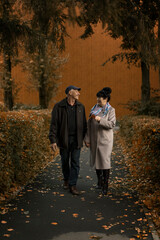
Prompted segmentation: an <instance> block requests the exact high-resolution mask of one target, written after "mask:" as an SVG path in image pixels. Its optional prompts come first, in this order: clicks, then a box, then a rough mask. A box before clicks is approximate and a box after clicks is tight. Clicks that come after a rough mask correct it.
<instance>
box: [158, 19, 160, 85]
mask: <svg viewBox="0 0 160 240" xmlns="http://www.w3.org/2000/svg"><path fill="white" fill-rule="evenodd" d="M158 41H159V45H158V52H159V56H160V16H159V19H158ZM159 87H160V66H159Z"/></svg>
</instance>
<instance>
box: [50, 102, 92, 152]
mask: <svg viewBox="0 0 160 240" xmlns="http://www.w3.org/2000/svg"><path fill="white" fill-rule="evenodd" d="M76 105H77V107H76V111H77V115H76V119H77V144H78V148H80V147H82V146H83V139H84V137H85V134H86V131H87V122H86V115H85V108H84V106H83V104H81V103H80V102H78V101H76ZM49 139H50V142H51V143H57V145H58V147H60V148H68V118H67V99H66V98H65V99H63V100H62V101H60V102H58V103H56V104H55V106H54V108H53V110H52V119H51V125H50V131H49Z"/></svg>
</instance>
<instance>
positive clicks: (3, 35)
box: [0, 0, 31, 110]
mask: <svg viewBox="0 0 160 240" xmlns="http://www.w3.org/2000/svg"><path fill="white" fill-rule="evenodd" d="M15 3H16V0H1V1H0V52H1V53H2V57H3V78H2V80H1V86H2V88H3V90H4V103H5V105H6V106H7V107H8V108H9V109H10V110H11V109H12V107H13V79H12V72H11V71H12V64H13V59H14V57H15V56H17V55H18V45H19V42H20V41H23V40H24V38H26V37H28V36H29V35H30V34H31V31H30V28H29V27H28V25H27V24H26V23H24V22H22V21H21V20H20V19H19V17H18V15H16V12H15V9H14V6H15Z"/></svg>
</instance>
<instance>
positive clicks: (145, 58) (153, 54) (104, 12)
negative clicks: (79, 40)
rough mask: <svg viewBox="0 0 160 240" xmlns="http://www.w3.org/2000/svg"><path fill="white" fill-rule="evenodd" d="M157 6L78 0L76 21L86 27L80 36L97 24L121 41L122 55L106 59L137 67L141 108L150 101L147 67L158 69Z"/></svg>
mask: <svg viewBox="0 0 160 240" xmlns="http://www.w3.org/2000/svg"><path fill="white" fill-rule="evenodd" d="M158 4H159V3H158V0H155V1H151V0H138V1H137V0H112V1H110V0H100V1H97V0H95V1H92V0H89V1H85V0H82V1H79V6H80V9H81V14H80V16H79V17H78V18H77V22H78V23H79V25H80V26H85V27H86V29H85V32H84V34H83V35H82V37H83V38H85V37H87V36H89V35H90V34H92V33H93V29H92V26H93V24H97V23H98V22H101V23H102V26H103V28H104V29H105V31H106V32H108V33H109V34H110V35H111V37H112V38H114V39H117V38H121V39H122V44H121V49H122V50H123V52H121V53H120V54H116V55H114V56H112V57H111V58H110V60H112V62H114V61H116V60H117V59H120V60H121V61H123V60H124V59H126V60H127V63H128V64H135V65H136V66H139V67H141V70H142V85H141V101H142V106H143V107H145V105H146V104H147V102H148V101H149V100H150V79H149V70H150V66H154V67H158V65H159V63H160V60H159V54H158V44H157V36H158V34H157V32H156V28H155V27H156V24H157V21H158V13H159V11H158V6H159V5H158ZM97 9H98V10H97ZM96 10H97V11H96ZM106 62H108V61H106Z"/></svg>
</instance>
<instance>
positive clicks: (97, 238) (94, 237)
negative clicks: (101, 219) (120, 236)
mask: <svg viewBox="0 0 160 240" xmlns="http://www.w3.org/2000/svg"><path fill="white" fill-rule="evenodd" d="M101 238H102V237H100V236H97V235H91V236H90V237H89V239H94V240H99V239H101Z"/></svg>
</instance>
